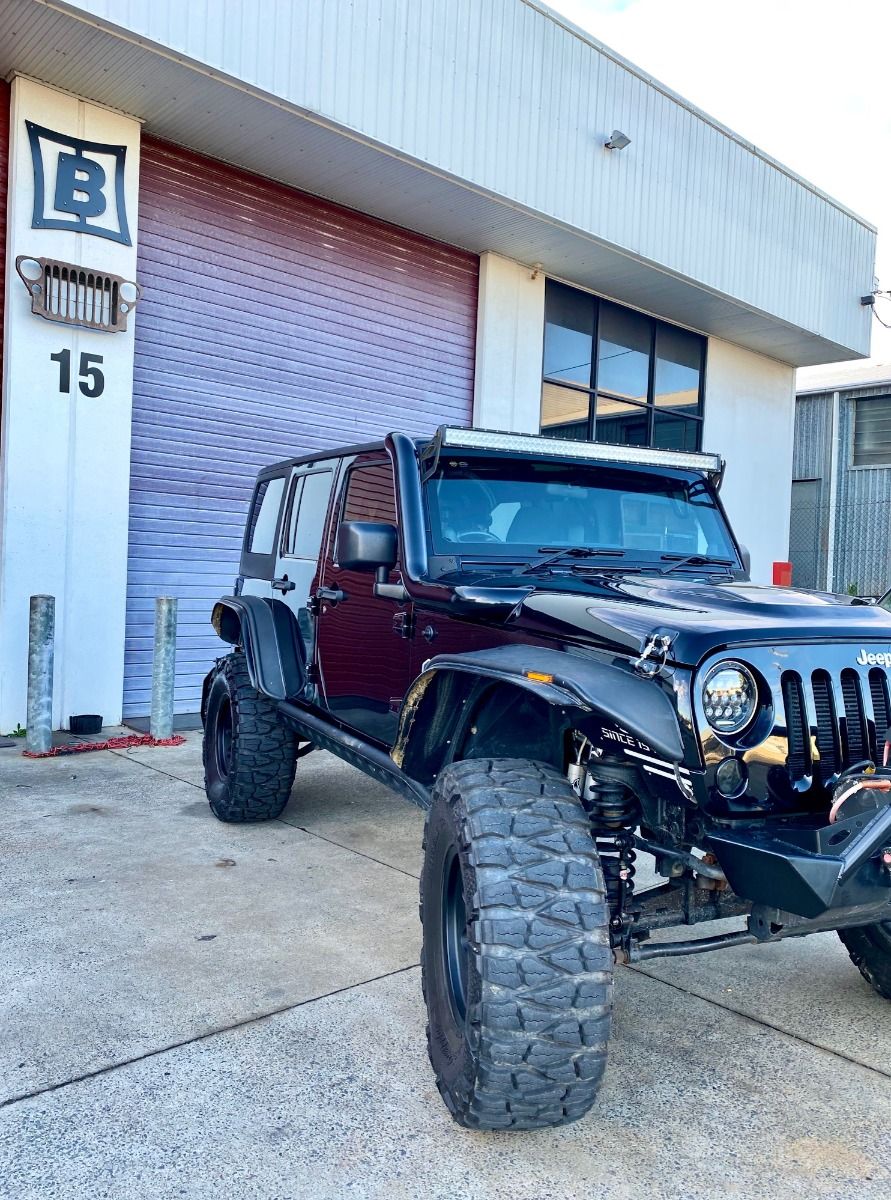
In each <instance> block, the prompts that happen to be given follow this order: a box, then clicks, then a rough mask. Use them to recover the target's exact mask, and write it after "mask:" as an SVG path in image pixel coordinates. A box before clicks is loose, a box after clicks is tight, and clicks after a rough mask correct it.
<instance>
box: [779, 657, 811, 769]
mask: <svg viewBox="0 0 891 1200" xmlns="http://www.w3.org/2000/svg"><path fill="white" fill-rule="evenodd" d="M782 687H783V705H784V707H785V710H786V735H787V738H788V751H787V755H786V767H787V768H788V771H789V774H790V776H791V777H792V779H804V778H806V777H807V776H808V775H810V773H811V754H810V730H809V729H808V723H807V716H806V714H805V707H804V688H803V686H802V683H801V676H800V675H797V674H796V673H795V672H794V671H786V672H785V674H784V675H783V678H782Z"/></svg>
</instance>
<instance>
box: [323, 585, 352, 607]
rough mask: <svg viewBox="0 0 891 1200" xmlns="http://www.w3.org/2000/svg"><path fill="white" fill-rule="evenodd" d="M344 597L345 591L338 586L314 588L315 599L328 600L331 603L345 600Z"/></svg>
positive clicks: (345, 596)
mask: <svg viewBox="0 0 891 1200" xmlns="http://www.w3.org/2000/svg"><path fill="white" fill-rule="evenodd" d="M346 598H347V594H346V592H344V591H343V590H342V589H341V588H339V587H333V588H331V587H318V588H316V600H328V601H329V602H330V603H331V604H339V603H340V602H341V600H346Z"/></svg>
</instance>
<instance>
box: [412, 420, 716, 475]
mask: <svg viewBox="0 0 891 1200" xmlns="http://www.w3.org/2000/svg"><path fill="white" fill-rule="evenodd" d="M437 444H438V448H439V449H440V450H447V449H449V448H454V449H465V450H515V451H516V452H517V453H519V454H554V455H559V457H560V458H589V459H592V460H594V461H596V462H620V463H637V464H640V465H644V466H654V467H687V468H689V469H691V470H694V471H705V472H708V473H709V474H718V475H719V474H720V473H721V470H722V468H723V462H722V460H721V456H720V455H719V454H706V453H705V452H700V451H693V450H654V449H651V448H650V447H648V446H611V445H609V444H608V443H606V442H570V441H567V440H565V439H564V438H549V437H541V436H540V435H538V434H533V433H500V432H497V431H496V430H492V429H456V428H453V427H451V426H447V425H441V426H440V427H439V429H438V430H437V432H436V436H435V438H434V439H433V443H432V445H433V447H436V446H437Z"/></svg>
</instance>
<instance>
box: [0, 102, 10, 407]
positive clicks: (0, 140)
mask: <svg viewBox="0 0 891 1200" xmlns="http://www.w3.org/2000/svg"><path fill="white" fill-rule="evenodd" d="M9 103H10V87H9V84H8V83H7V82H6V80H5V79H0V387H2V381H3V306H4V301H5V299H6V190H7V185H8V180H9ZM0 404H2V397H0Z"/></svg>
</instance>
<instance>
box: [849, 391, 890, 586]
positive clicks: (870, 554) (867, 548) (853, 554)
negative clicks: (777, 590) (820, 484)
mask: <svg viewBox="0 0 891 1200" xmlns="http://www.w3.org/2000/svg"><path fill="white" fill-rule="evenodd" d="M888 391H889V389H888V388H887V387H867V388H857V389H856V390H851V391H846V392H844V393H843V396H842V400H841V405H840V411H839V429H838V447H837V453H838V456H839V460H838V502H837V512H836V522H835V587H836V590H837V591H840V592H846V591H848V590H856V591H857V592H858V593H859V594H860V595H868V596H876V595H881V594H882V593H883V592H886V591H887V590H888V588H889V587H891V468H888V467H857V468H853V469H852V467H851V463H852V461H853V449H854V414H855V410H856V404H855V401H857V400H859V399H866V398H869V397H872V396H887V395H888Z"/></svg>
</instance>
